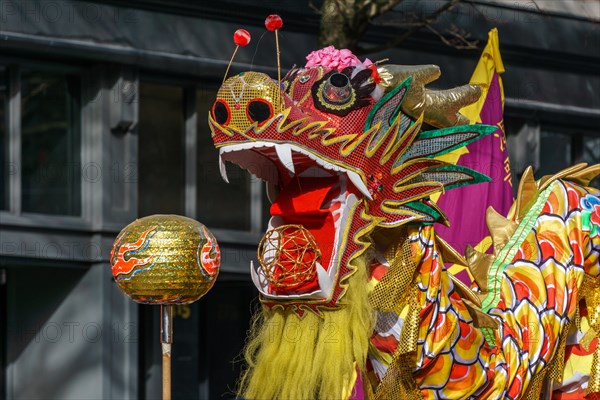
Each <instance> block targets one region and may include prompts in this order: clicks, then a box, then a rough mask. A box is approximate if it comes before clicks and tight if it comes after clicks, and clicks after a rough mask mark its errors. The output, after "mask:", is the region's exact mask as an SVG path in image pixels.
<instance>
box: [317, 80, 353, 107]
mask: <svg viewBox="0 0 600 400" xmlns="http://www.w3.org/2000/svg"><path fill="white" fill-rule="evenodd" d="M323 96H324V97H325V98H326V99H327V100H328V101H329V102H331V103H334V104H343V103H345V102H347V101H348V99H350V97H351V96H352V87H351V86H350V79H348V77H347V76H346V75H344V74H340V73H335V74H333V75H331V76H330V77H329V79H327V82H325V86H324V87H323Z"/></svg>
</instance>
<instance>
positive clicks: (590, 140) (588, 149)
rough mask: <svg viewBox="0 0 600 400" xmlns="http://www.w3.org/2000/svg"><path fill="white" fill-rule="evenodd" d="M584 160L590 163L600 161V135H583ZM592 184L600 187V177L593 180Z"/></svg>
mask: <svg viewBox="0 0 600 400" xmlns="http://www.w3.org/2000/svg"><path fill="white" fill-rule="evenodd" d="M583 162H586V163H588V164H589V165H594V164H598V163H600V136H591V135H584V136H583ZM590 186H592V187H595V188H598V189H600V177H596V179H594V180H592V181H591V182H590Z"/></svg>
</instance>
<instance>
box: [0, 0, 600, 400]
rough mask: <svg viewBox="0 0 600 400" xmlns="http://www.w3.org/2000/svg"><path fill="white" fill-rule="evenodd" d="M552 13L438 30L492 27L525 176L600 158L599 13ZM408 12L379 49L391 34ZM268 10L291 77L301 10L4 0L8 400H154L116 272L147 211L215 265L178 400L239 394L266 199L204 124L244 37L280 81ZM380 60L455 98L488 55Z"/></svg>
mask: <svg viewBox="0 0 600 400" xmlns="http://www.w3.org/2000/svg"><path fill="white" fill-rule="evenodd" d="M317 3H318V2H317ZM439 3H440V2H434V1H432V2H423V3H419V4H426V5H425V6H423V7H436V6H439ZM549 3H552V7H548V8H547V9H542V10H540V9H539V8H538V7H534V6H532V4H533V3H530V2H502V1H500V2H494V4H491V3H488V2H482V1H471V2H468V4H463V5H461V6H460V7H457V8H456V9H454V10H453V11H452V12H451V13H448V14H447V15H445V16H444V17H443V18H442V20H441V21H440V24H441V26H448V27H450V26H452V25H456V26H460V27H461V29H464V30H466V31H468V32H471V33H472V35H473V36H474V37H476V38H479V39H481V41H482V42H483V43H485V39H486V34H487V31H488V30H489V29H490V28H491V27H493V26H497V27H498V28H499V31H500V40H501V46H502V54H503V57H504V61H505V66H506V69H507V72H506V74H505V75H504V86H505V91H506V107H505V127H506V132H507V134H508V136H509V138H508V145H509V150H510V154H511V163H512V167H513V170H514V172H515V174H516V175H518V174H519V173H520V172H522V170H523V169H524V168H525V166H526V165H528V164H533V165H534V166H535V168H536V174H537V175H538V176H541V175H543V174H546V173H550V172H552V171H555V170H557V169H560V168H563V167H566V166H568V165H571V164H573V163H576V162H588V163H592V162H600V131H598V129H597V127H598V126H599V125H600V124H599V122H600V95H599V93H600V77H599V76H598V74H597V70H598V67H599V61H600V30H599V29H598V21H599V20H600V16H599V15H595V14H594V13H595V12H596V10H597V8H594V7H595V5H597V2H586V3H588V5H587V6H586V7H590V8H585V7H584V8H581V7H579V8H578V7H576V4H575V5H574V3H578V2H558V1H555V2H549ZM561 3H565V4H564V5H562V6H561ZM401 4H402V3H401ZM557 4H558V5H557ZM590 4H591V6H590ZM401 7H404V6H402V5H400V6H398V7H397V8H396V9H394V10H393V12H391V13H389V14H387V15H386V16H385V18H382V19H380V20H378V21H376V22H377V27H376V28H374V29H373V30H372V31H370V33H369V34H368V35H367V37H366V38H365V43H366V44H367V45H368V44H369V43H371V44H372V43H382V42H384V41H386V40H388V39H390V38H392V37H394V35H395V34H396V30H397V28H395V27H394V26H393V24H392V23H390V21H392V22H393V20H394V18H397V17H399V16H401V15H404V14H405V13H406V12H407V9H403V8H401ZM406 7H409V6H406ZM410 7H416V6H415V5H414V4H413V5H412V6H410ZM582 10H583V11H582ZM409 11H410V10H409ZM417 11H424V12H427V10H417ZM272 12H278V13H280V14H281V15H282V17H283V18H284V29H283V30H282V31H281V34H280V43H281V46H282V62H281V63H282V67H283V68H284V69H287V68H289V67H291V66H292V65H293V64H302V63H303V61H304V56H305V55H306V54H307V53H308V52H309V51H310V50H312V49H314V48H315V47H316V46H317V41H316V32H317V27H318V15H316V14H315V13H314V11H313V10H312V9H311V8H310V7H309V4H308V2H297V1H292V0H286V1H268V2H259V1H251V0H226V1H222V2H212V3H210V4H209V3H205V2H190V1H184V0H176V1H159V0H137V1H117V0H115V1H77V2H72V1H62V0H58V1H53V0H41V1H29V0H19V1H16V0H15V1H10V0H0V144H1V147H0V148H1V150H2V151H0V176H1V179H2V180H1V181H0V255H1V257H2V258H1V261H0V367H1V371H2V373H1V374H0V397H2V398H6V399H10V400H13V399H14V400H17V399H48V398H52V399H108V398H114V399H136V398H140V399H154V398H160V395H161V390H160V385H161V380H160V375H161V364H160V363H161V360H160V344H159V337H158V333H159V322H158V308H157V307H152V306H139V305H136V304H134V303H133V302H131V301H130V300H128V299H127V298H126V297H125V296H124V295H123V294H122V293H121V292H120V291H119V290H118V289H117V287H116V286H115V284H114V282H113V281H112V277H111V274H110V268H109V263H108V256H109V252H110V247H111V245H112V242H113V240H114V238H115V237H116V235H117V234H118V232H119V231H120V230H121V229H122V228H123V227H124V226H125V225H127V224H128V223H129V222H131V221H132V220H134V219H135V218H138V217H142V216H146V215H151V214H180V215H186V216H188V217H191V218H195V219H197V220H199V221H201V222H202V223H204V224H206V225H207V226H208V227H209V228H210V229H211V231H213V233H214V234H215V236H216V237H217V239H218V241H219V244H220V246H221V250H222V266H221V272H220V275H219V279H218V281H217V283H216V284H215V286H214V288H213V289H212V291H211V292H210V293H209V294H208V295H207V296H206V297H204V298H202V299H201V300H200V301H198V302H197V303H195V304H193V305H190V306H182V307H178V308H177V310H176V316H175V322H174V329H175V331H174V350H173V398H175V399H208V398H211V399H212V398H221V397H224V398H233V397H234V395H233V388H234V387H235V377H236V376H237V375H238V372H239V368H240V363H239V362H236V361H240V360H241V356H240V355H239V352H240V350H241V347H242V344H243V341H244V338H245V336H246V329H247V328H248V326H249V321H250V317H251V314H252V311H253V309H255V308H256V307H258V302H257V299H256V294H257V293H256V291H255V290H254V287H253V285H252V283H251V281H250V278H249V274H248V265H249V262H250V260H251V259H253V258H254V257H255V251H256V245H257V243H258V240H259V238H260V236H261V232H263V230H264V228H265V225H266V214H267V210H268V201H267V199H266V195H265V191H264V187H263V185H261V183H260V182H258V181H256V180H253V179H251V178H250V177H248V175H247V174H246V173H245V172H243V171H240V170H238V169H235V168H233V166H228V175H229V180H230V182H231V183H230V184H226V183H224V182H222V180H221V177H220V174H219V165H218V160H217V152H216V151H215V150H214V148H213V146H212V141H211V138H210V132H209V130H208V126H207V123H206V116H207V114H208V111H209V109H210V107H211V106H212V103H213V99H214V95H215V91H216V89H217V88H218V86H219V85H220V83H221V81H222V79H223V73H224V71H225V68H226V66H227V63H228V60H229V58H230V56H231V53H232V52H233V47H234V45H233V43H232V39H231V37H232V34H233V32H234V31H235V30H236V29H238V28H240V27H244V28H246V29H248V30H249V31H250V32H251V33H252V34H253V38H254V39H253V43H252V44H251V45H250V46H248V47H247V48H244V49H241V50H240V51H238V55H237V58H236V62H235V63H234V64H233V67H232V72H231V73H235V72H239V71H242V70H249V69H253V70H258V71H263V72H267V73H270V74H274V73H276V68H275V66H276V58H275V43H274V37H272V35H268V34H267V35H264V36H262V35H263V32H264V31H265V30H264V27H263V26H262V23H263V21H264V17H265V16H266V15H268V14H269V13H272ZM369 57H370V58H371V59H374V60H378V59H381V58H384V57H388V58H390V60H391V62H395V63H399V64H426V63H435V64H438V65H440V66H441V67H442V71H443V76H442V78H441V79H440V81H439V86H440V87H450V86H451V85H458V84H462V83H466V82H467V81H468V80H469V77H470V75H471V72H472V71H473V69H474V67H475V64H476V62H477V59H478V57H479V51H466V50H457V49H454V48H450V47H448V46H446V45H444V44H442V43H441V42H440V41H439V38H437V37H436V36H435V35H433V34H430V33H427V32H426V31H423V32H419V33H417V34H415V35H413V36H412V37H411V38H410V39H409V40H407V41H406V42H405V43H403V44H402V45H401V47H398V48H395V49H393V50H390V51H387V52H385V54H383V53H382V54H374V55H369Z"/></svg>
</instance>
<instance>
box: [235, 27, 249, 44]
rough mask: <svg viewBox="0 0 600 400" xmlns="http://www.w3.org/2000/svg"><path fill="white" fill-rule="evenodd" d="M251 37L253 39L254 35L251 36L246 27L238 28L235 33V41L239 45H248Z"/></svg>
mask: <svg viewBox="0 0 600 400" xmlns="http://www.w3.org/2000/svg"><path fill="white" fill-rule="evenodd" d="M250 39H252V36H250V32H248V31H247V30H245V29H238V30H237V31H235V33H234V34H233V43H235V44H237V45H238V46H242V47H244V46H247V45H248V43H250Z"/></svg>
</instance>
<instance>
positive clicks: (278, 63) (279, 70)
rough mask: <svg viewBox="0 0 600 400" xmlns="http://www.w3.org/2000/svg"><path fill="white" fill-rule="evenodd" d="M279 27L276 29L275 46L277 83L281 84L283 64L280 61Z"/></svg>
mask: <svg viewBox="0 0 600 400" xmlns="http://www.w3.org/2000/svg"><path fill="white" fill-rule="evenodd" d="M277 32H279V29H276V30H275V47H277V85H281V64H280V61H279V54H280V52H279V35H278V33H277Z"/></svg>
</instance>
